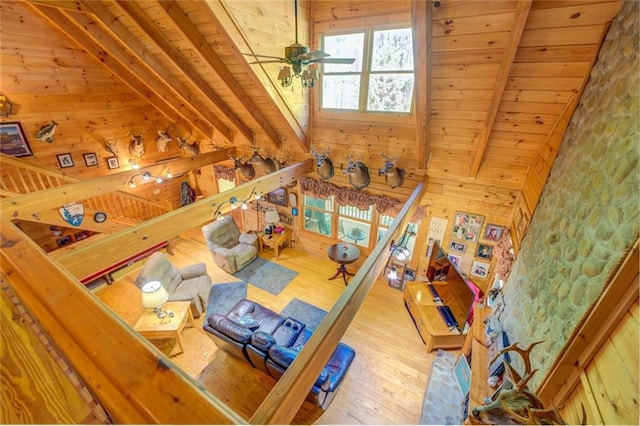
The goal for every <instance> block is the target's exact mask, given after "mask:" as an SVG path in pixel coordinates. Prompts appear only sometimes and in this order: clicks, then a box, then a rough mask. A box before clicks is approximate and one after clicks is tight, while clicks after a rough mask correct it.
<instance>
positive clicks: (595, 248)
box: [500, 1, 640, 389]
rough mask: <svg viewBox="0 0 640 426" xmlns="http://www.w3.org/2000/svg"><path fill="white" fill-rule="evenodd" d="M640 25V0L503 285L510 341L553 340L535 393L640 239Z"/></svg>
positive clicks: (543, 352)
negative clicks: (639, 59) (639, 20)
mask: <svg viewBox="0 0 640 426" xmlns="http://www.w3.org/2000/svg"><path fill="white" fill-rule="evenodd" d="M638 26H639V23H638V2H636V1H631V2H626V3H625V5H624V6H623V8H622V10H621V11H620V13H619V14H618V16H617V17H616V19H615V20H614V22H613V23H612V26H611V28H610V30H609V33H608V34H607V37H606V40H605V43H604V44H603V47H602V49H601V51H600V55H599V58H598V61H597V63H596V64H595V66H594V68H593V70H592V72H591V78H590V80H589V82H588V83H587V87H586V88H585V92H584V94H583V96H582V99H581V102H580V105H579V107H578V108H577V110H576V112H575V114H574V116H573V118H572V120H571V124H570V126H569V129H568V131H567V133H566V135H565V138H564V140H563V142H562V145H561V147H560V150H559V153H558V157H557V158H556V160H555V163H554V165H553V168H552V170H551V175H550V177H549V180H548V182H547V185H546V187H545V189H544V192H543V194H542V196H541V198H540V203H539V204H538V207H537V209H536V211H535V213H534V216H533V218H532V221H531V225H530V226H529V229H528V231H527V235H526V236H525V238H524V240H523V242H522V247H521V250H520V252H519V254H518V257H517V259H516V261H515V262H514V265H513V268H512V271H511V275H510V276H509V278H508V280H507V282H506V283H505V285H504V289H503V293H504V301H505V310H504V312H503V313H502V315H501V317H500V319H501V321H502V323H503V327H504V329H505V330H506V331H507V333H508V335H509V338H510V341H511V342H514V341H518V342H521V346H525V347H526V346H527V345H528V344H529V343H531V342H533V341H536V340H544V343H543V344H541V345H539V346H538V347H536V348H535V349H534V350H533V352H532V353H531V361H532V366H533V368H539V369H540V371H539V372H538V373H537V374H536V376H535V377H534V379H533V381H532V382H531V386H532V388H533V389H535V388H537V387H538V386H539V385H540V384H541V383H542V381H543V379H544V377H545V375H546V374H547V373H548V371H549V370H550V368H551V367H552V365H553V363H554V360H555V359H556V358H557V357H558V356H559V355H560V354H561V352H562V350H563V347H564V346H565V344H566V343H567V340H568V339H569V338H570V337H571V335H572V333H573V331H574V329H575V328H576V327H577V326H578V325H579V324H580V323H581V319H582V318H583V317H584V316H585V314H586V313H587V311H588V310H589V308H590V307H591V306H592V305H593V303H594V302H595V301H596V300H597V299H598V297H599V296H600V294H601V293H602V291H603V290H604V288H605V287H606V285H607V284H608V283H609V281H610V279H611V274H612V272H614V271H615V270H616V266H617V265H618V263H619V262H620V260H621V259H622V258H623V257H624V256H625V254H626V253H627V252H628V251H629V249H630V248H631V246H632V245H633V243H634V242H635V241H636V240H637V238H638V224H639V200H640V190H639V174H638V166H639V149H640V147H639V121H638V117H639V113H640V112H639V108H638V102H639V96H638V95H639V90H640V89H639V84H638V79H639V76H640V69H639V66H638V40H639V35H638ZM512 358H516V359H518V360H519V358H520V357H518V356H516V357H512ZM515 365H516V366H517V369H518V371H523V367H522V364H521V363H516V364H515Z"/></svg>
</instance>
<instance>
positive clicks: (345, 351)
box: [325, 342, 356, 392]
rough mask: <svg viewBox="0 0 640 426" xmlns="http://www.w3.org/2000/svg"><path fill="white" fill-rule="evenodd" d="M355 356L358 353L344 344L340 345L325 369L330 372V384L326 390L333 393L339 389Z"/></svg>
mask: <svg viewBox="0 0 640 426" xmlns="http://www.w3.org/2000/svg"><path fill="white" fill-rule="evenodd" d="M355 356H356V351H354V350H353V348H352V347H350V346H347V345H345V344H344V343H342V342H341V343H338V346H337V347H336V349H335V351H333V354H332V355H331V358H330V359H329V362H328V363H327V365H326V367H325V368H327V369H328V370H329V383H328V387H327V388H325V390H326V391H328V392H333V391H334V390H336V389H337V388H338V386H339V385H340V382H342V379H343V378H344V376H345V374H347V370H348V369H349V366H350V365H351V362H352V361H353V359H354V358H355Z"/></svg>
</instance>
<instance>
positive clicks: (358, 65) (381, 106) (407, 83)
mask: <svg viewBox="0 0 640 426" xmlns="http://www.w3.org/2000/svg"><path fill="white" fill-rule="evenodd" d="M322 50H323V51H325V52H327V53H328V54H330V55H331V57H334V58H356V60H355V62H354V63H353V64H323V72H322V74H323V75H322V89H321V90H322V93H321V102H320V105H321V108H323V109H342V110H352V111H360V112H405V113H409V112H411V104H412V101H413V81H414V73H413V39H412V32H411V27H403V28H394V29H375V28H369V29H367V30H365V31H362V32H355V33H344V34H331V35H324V36H323V37H322Z"/></svg>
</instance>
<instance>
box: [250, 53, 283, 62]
mask: <svg viewBox="0 0 640 426" xmlns="http://www.w3.org/2000/svg"><path fill="white" fill-rule="evenodd" d="M243 55H247V56H253V57H255V58H270V59H278V60H280V61H286V59H285V58H281V57H280V56H270V55H258V54H255V53H243Z"/></svg>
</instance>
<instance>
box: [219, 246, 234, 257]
mask: <svg viewBox="0 0 640 426" xmlns="http://www.w3.org/2000/svg"><path fill="white" fill-rule="evenodd" d="M213 253H214V254H215V255H217V256H220V257H222V258H228V257H231V256H235V255H236V254H235V253H234V252H233V250H230V249H228V248H224V247H221V246H218V248H216V249H215V250H213Z"/></svg>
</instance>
